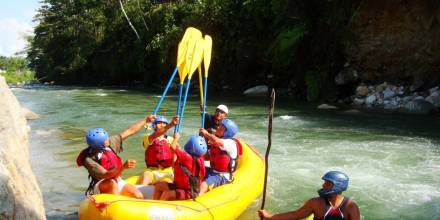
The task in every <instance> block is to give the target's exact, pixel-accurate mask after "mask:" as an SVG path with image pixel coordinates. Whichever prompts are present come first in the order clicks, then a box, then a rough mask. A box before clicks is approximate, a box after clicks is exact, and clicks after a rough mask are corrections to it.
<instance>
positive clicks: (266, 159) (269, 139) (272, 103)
mask: <svg viewBox="0 0 440 220" xmlns="http://www.w3.org/2000/svg"><path fill="white" fill-rule="evenodd" d="M270 98H271V101H270V109H269V115H268V118H269V124H268V125H267V149H266V155H265V156H264V163H265V165H266V166H265V167H264V188H263V202H262V203H261V209H264V203H265V201H266V186H267V173H268V172H267V171H268V168H269V152H270V147H271V145H272V120H273V109H274V106H275V89H272V93H271V94H270ZM261 219H263V218H261Z"/></svg>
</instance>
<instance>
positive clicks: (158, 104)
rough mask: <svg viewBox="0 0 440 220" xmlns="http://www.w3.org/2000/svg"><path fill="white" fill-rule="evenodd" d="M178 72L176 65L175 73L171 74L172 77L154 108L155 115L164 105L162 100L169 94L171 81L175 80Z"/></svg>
mask: <svg viewBox="0 0 440 220" xmlns="http://www.w3.org/2000/svg"><path fill="white" fill-rule="evenodd" d="M176 73H177V66H176V68H174V71H173V74H172V75H171V78H170V80H169V81H168V84H167V87H165V90H164V91H163V93H162V96H161V97H160V99H159V102H158V103H157V104H156V107H155V108H154V111H153V115H155V114H156V113H157V111H159V108H160V105H162V102H163V100H164V98H165V96H166V95H167V92H168V89H169V88H170V86H171V83H172V82H173V79H174V77H175V76H176Z"/></svg>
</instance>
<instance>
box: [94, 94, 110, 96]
mask: <svg viewBox="0 0 440 220" xmlns="http://www.w3.org/2000/svg"><path fill="white" fill-rule="evenodd" d="M96 95H97V96H108V94H107V93H96Z"/></svg>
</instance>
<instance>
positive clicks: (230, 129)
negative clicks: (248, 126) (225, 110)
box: [222, 118, 238, 138]
mask: <svg viewBox="0 0 440 220" xmlns="http://www.w3.org/2000/svg"><path fill="white" fill-rule="evenodd" d="M222 125H223V126H224V127H225V128H226V131H225V133H224V134H223V138H232V137H234V135H235V134H237V132H238V127H237V125H236V124H235V123H234V122H233V121H232V120H230V119H227V118H226V119H223V121H222Z"/></svg>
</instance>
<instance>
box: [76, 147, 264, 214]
mask: <svg viewBox="0 0 440 220" xmlns="http://www.w3.org/2000/svg"><path fill="white" fill-rule="evenodd" d="M240 142H241V143H242V146H243V155H242V156H241V157H240V159H239V161H238V168H237V170H236V171H235V174H234V179H235V180H234V182H233V183H230V184H226V185H223V186H220V187H217V188H215V189H213V190H211V191H210V192H208V193H206V194H204V195H202V196H199V197H197V198H196V201H193V200H184V201H157V200H139V199H132V198H128V197H124V196H117V195H110V194H98V195H95V196H94V198H95V200H96V202H99V203H107V204H108V205H107V206H104V207H101V208H100V209H99V208H96V206H95V205H94V204H92V203H91V202H90V200H89V199H85V200H84V201H83V202H82V203H81V206H80V208H79V213H78V215H79V219H93V220H99V219H143V220H147V219H167V220H168V219H169V220H171V219H216V220H221V219H224V220H230V219H236V218H237V217H239V216H240V214H241V213H242V212H243V211H244V210H245V209H246V208H247V207H248V206H249V205H250V204H251V203H252V202H253V201H254V200H255V199H256V198H257V197H259V196H260V194H261V193H262V191H263V184H264V159H263V158H262V157H261V155H260V154H259V153H258V151H256V150H255V149H254V148H253V147H252V146H250V145H248V144H246V143H245V142H244V141H243V140H240ZM135 179H137V177H136V178H135ZM127 181H128V182H133V181H135V180H133V178H129V179H128V180H127Z"/></svg>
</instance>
